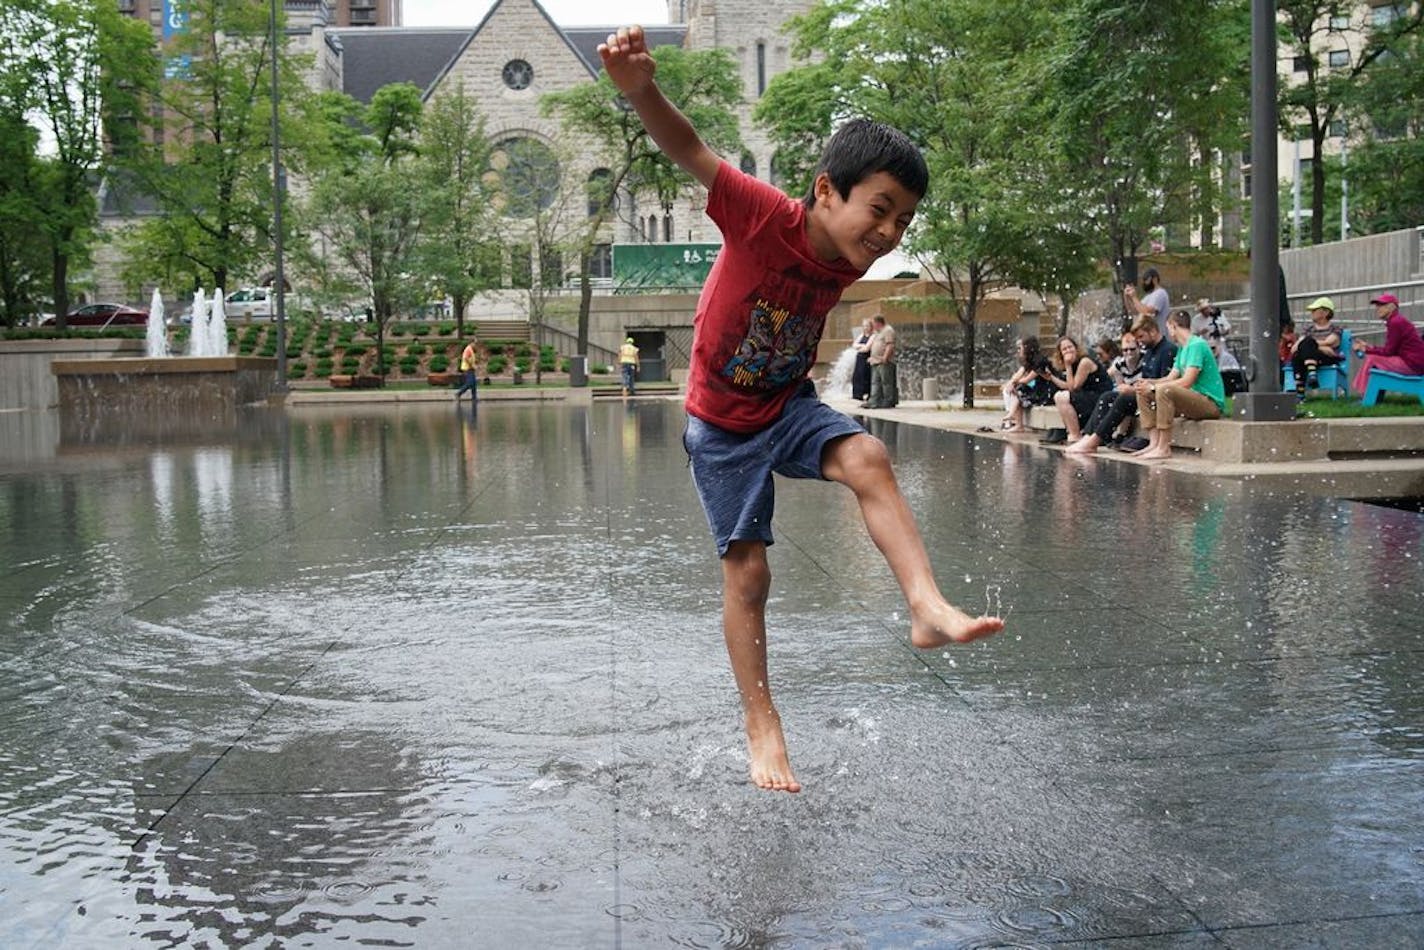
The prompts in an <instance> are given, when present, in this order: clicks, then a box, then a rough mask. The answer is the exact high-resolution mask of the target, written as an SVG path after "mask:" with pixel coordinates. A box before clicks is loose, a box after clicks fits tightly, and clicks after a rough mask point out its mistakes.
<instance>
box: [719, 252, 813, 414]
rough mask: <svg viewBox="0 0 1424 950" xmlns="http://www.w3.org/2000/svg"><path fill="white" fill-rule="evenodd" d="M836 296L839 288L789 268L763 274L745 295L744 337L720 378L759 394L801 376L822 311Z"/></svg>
mask: <svg viewBox="0 0 1424 950" xmlns="http://www.w3.org/2000/svg"><path fill="white" fill-rule="evenodd" d="M798 278H800V279H798ZM839 297H840V291H839V288H831V289H829V290H828V289H826V288H823V287H818V286H816V285H814V284H811V283H809V282H808V281H806V279H805V278H803V277H801V275H800V274H798V273H796V272H794V271H793V272H790V273H787V274H784V275H774V276H773V275H768V279H767V280H764V281H763V282H762V285H761V286H760V287H759V288H757V290H756V291H755V292H754V293H753V294H752V295H751V297H750V298H749V303H748V304H747V306H749V308H750V310H751V314H750V318H749V320H748V321H747V323H748V326H747V335H746V337H745V338H743V340H742V342H741V344H740V345H739V346H738V347H737V350H736V352H735V353H733V354H732V357H731V358H730V359H729V360H728V361H727V364H726V365H725V366H723V367H722V376H723V377H725V378H726V379H727V380H728V381H729V382H730V383H731V384H732V385H733V386H737V387H739V388H742V389H754V390H759V391H763V392H771V391H775V390H778V389H783V388H785V387H787V386H790V385H791V384H793V383H795V382H797V381H799V380H800V379H802V378H803V377H804V376H805V375H806V373H807V372H809V370H810V368H811V363H812V361H813V360H814V359H815V354H816V344H817V343H819V342H820V340H821V331H822V330H823V329H824V328H825V325H826V313H827V311H829V310H830V308H831V307H833V306H834V305H835V302H836V300H838V299H839ZM787 301H790V303H787Z"/></svg>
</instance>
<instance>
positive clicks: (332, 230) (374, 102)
mask: <svg viewBox="0 0 1424 950" xmlns="http://www.w3.org/2000/svg"><path fill="white" fill-rule="evenodd" d="M421 109H422V104H421V97H420V90H419V89H417V88H416V87H415V86H413V85H411V84H410V83H392V84H390V85H387V86H382V87H381V88H380V89H378V90H376V94H375V95H374V96H372V98H371V102H370V104H369V105H368V106H367V107H366V109H365V110H364V114H363V120H364V126H365V132H364V134H362V135H359V136H357V137H355V138H354V139H346V138H344V137H343V136H341V135H338V134H335V133H333V134H331V135H327V136H325V137H324V140H325V141H344V142H346V143H347V144H349V145H350V146H351V148H337V149H333V150H332V151H331V152H330V153H329V154H330V155H331V156H332V158H333V162H332V164H330V165H329V166H327V167H324V168H320V169H314V170H315V171H316V172H317V174H316V178H315V180H314V181H313V183H312V190H311V197H310V199H309V201H308V202H307V204H306V207H305V208H304V209H303V215H302V218H303V220H304V221H305V223H306V226H307V227H308V228H310V229H311V232H312V233H314V234H315V235H316V236H317V237H318V239H320V240H322V241H324V242H325V244H326V249H327V251H329V252H330V253H331V254H333V255H335V258H336V260H337V261H339V262H340V263H341V264H342V265H344V266H345V267H346V268H348V269H349V270H350V272H351V273H353V274H354V275H356V278H357V281H358V282H359V283H360V285H361V287H362V289H363V290H364V291H365V293H366V295H367V298H368V299H369V300H370V305H371V318H372V319H373V320H374V321H375V322H376V344H377V358H376V372H377V374H378V375H384V373H385V330H386V325H387V324H388V323H389V322H390V320H391V318H392V317H393V316H394V315H395V314H396V313H397V312H398V311H400V310H402V309H406V308H408V307H410V306H412V305H414V304H415V303H416V302H418V300H419V298H420V296H421V294H422V291H423V289H424V286H423V281H422V280H421V278H420V275H419V274H418V273H417V271H418V268H417V266H416V248H417V244H418V241H419V239H420V234H421V227H422V223H423V221H422V211H423V202H422V198H421V196H420V194H419V190H418V189H417V188H413V187H411V179H412V176H414V175H415V174H416V168H415V162H416V157H417V156H418V154H419V146H418V140H417V130H418V128H419V123H420V116H421ZM342 114H343V110H341V109H331V110H330V111H329V115H330V116H332V117H333V118H334V119H335V120H336V121H341V119H340V117H341V115H342Z"/></svg>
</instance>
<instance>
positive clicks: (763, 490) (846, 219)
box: [598, 26, 1004, 792]
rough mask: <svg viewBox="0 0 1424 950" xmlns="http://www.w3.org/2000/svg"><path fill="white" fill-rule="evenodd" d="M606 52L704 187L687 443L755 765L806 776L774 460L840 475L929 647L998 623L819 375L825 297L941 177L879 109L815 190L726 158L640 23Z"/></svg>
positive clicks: (848, 135)
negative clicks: (782, 647)
mask: <svg viewBox="0 0 1424 950" xmlns="http://www.w3.org/2000/svg"><path fill="white" fill-rule="evenodd" d="M598 53H599V55H600V56H601V57H602V59H603V68H604V69H605V70H606V71H607V73H608V77H609V78H610V79H611V80H613V83H614V85H616V86H617V87H618V89H619V91H620V92H621V93H622V94H623V97H624V98H625V99H626V100H627V101H628V102H629V104H630V105H632V107H633V108H634V109H635V110H636V111H637V113H638V116H639V117H640V118H641V119H642V120H643V125H644V127H645V128H646V129H647V130H648V134H649V135H651V136H652V138H653V141H655V142H656V143H657V144H658V146H659V147H660V148H661V149H662V150H663V152H664V154H666V155H667V156H668V157H669V158H670V159H672V160H673V161H674V162H676V163H677V164H678V165H679V166H681V167H682V168H683V169H684V170H685V171H686V172H688V174H690V175H692V177H693V178H695V179H697V180H698V181H699V182H701V183H702V185H703V186H704V187H706V188H707V191H708V198H707V214H708V216H709V217H711V219H712V220H713V221H714V222H715V223H716V224H717V226H718V227H719V228H720V229H721V231H722V237H723V242H724V243H723V248H722V251H721V253H720V254H719V255H718V256H717V261H716V263H715V264H714V265H713V267H712V272H711V274H709V275H708V278H707V283H706V285H705V286H704V287H703V289H702V296H701V299H700V300H699V301H698V304H697V317H696V320H695V323H694V328H695V330H694V337H693V343H692V367H691V372H690V374H689V377H688V383H687V402H686V408H687V413H688V420H687V431H686V433H685V434H684V436H683V443H684V446H685V447H686V449H687V452H688V456H689V457H690V459H691V461H692V479H693V482H694V483H695V484H696V486H697V493H698V496H699V497H700V498H701V500H702V507H703V509H704V510H705V511H706V512H707V520H708V523H709V524H710V526H711V528H712V533H713V535H714V536H715V538H716V542H717V551H718V554H719V555H720V556H721V559H722V579H723V591H722V633H723V636H724V637H725V638H726V641H727V653H728V655H729V656H730V658H731V662H732V672H733V675H734V676H735V677H736V680H737V689H738V691H739V692H740V694H741V699H742V712H743V715H744V717H745V721H746V730H747V751H748V756H749V758H750V760H751V778H752V781H753V782H755V783H756V785H757V786H758V787H760V788H764V789H774V790H778V791H785V792H799V791H800V790H801V783H800V782H798V781H797V780H796V776H795V775H794V774H793V773H792V771H791V763H790V761H789V759H788V757H787V754H786V740H785V737H784V736H783V734H782V730H781V717H780V715H779V714H778V713H777V711H776V706H775V705H774V704H773V703H772V698H771V687H770V680H769V679H768V676H767V665H766V601H767V596H768V594H769V592H770V589H771V572H770V568H769V567H768V565H767V557H766V549H767V545H769V544H771V543H772V536H771V514H772V491H773V489H772V477H771V476H772V473H773V472H776V473H778V474H780V475H783V476H787V477H791V478H821V479H827V480H830V481H835V482H840V483H841V484H843V485H846V486H847V487H849V488H850V490H851V491H853V492H854V493H855V496H856V500H857V501H858V502H859V504H860V510H861V514H862V515H863V516H864V518H865V523H866V527H867V529H868V530H869V532H870V537H871V539H872V540H873V541H874V542H875V545H876V547H878V548H879V549H880V551H881V553H882V554H883V555H884V556H885V560H886V561H887V562H888V563H889V565H890V569H891V571H892V572H893V573H894V575H895V580H896V581H897V582H898V583H899V585H900V589H901V590H902V591H903V592H904V594H905V599H906V601H907V602H908V604H909V608H910V641H911V643H913V644H914V645H915V646H916V647H920V648H922V649H931V648H934V647H940V646H944V645H945V644H947V643H950V642H961V643H962V642H967V641H970V640H975V639H978V638H979V637H985V636H988V635H990V634H992V633H997V632H998V631H1000V630H1002V629H1003V627H1004V622H1003V621H1002V620H1000V619H999V618H998V617H970V616H969V615H968V614H966V613H964V612H963V611H961V610H959V609H957V608H955V607H954V606H952V605H951V604H950V603H949V602H948V601H947V600H945V599H944V596H943V595H942V594H941V593H940V591H939V587H938V586H937V585H936V584H935V580H934V576H933V574H932V573H931V570H930V561H929V555H928V553H926V551H925V546H924V542H923V541H921V540H920V534H919V531H918V530H917V528H916V527H915V521H914V516H913V515H912V514H911V513H910V508H909V505H908V504H906V502H905V499H904V497H903V496H902V495H901V494H900V489H899V486H898V485H897V484H896V482H895V474H894V472H893V471H892V470H891V468H890V457H889V454H888V453H887V452H886V450H885V446H884V444H882V443H881V442H880V440H878V439H876V438H874V437H873V436H871V435H869V434H867V433H866V432H865V430H864V429H862V428H861V427H860V426H859V425H857V424H856V423H855V422H854V421H853V420H851V419H850V418H849V417H847V416H845V415H842V414H841V413H839V412H837V411H835V410H834V409H831V408H830V407H829V406H826V405H824V404H823V403H822V402H821V401H820V400H819V399H818V398H817V397H816V391H815V386H814V385H813V384H812V383H811V382H810V380H809V379H808V378H807V377H808V375H809V373H810V370H811V364H812V362H813V361H814V359H815V353H816V344H817V343H818V342H819V341H820V338H821V332H822V330H823V329H824V327H825V318H826V314H827V312H829V311H830V309H831V308H832V307H833V306H835V304H836V302H837V301H838V300H839V299H840V296H841V292H842V291H843V290H844V289H845V288H846V287H847V286H849V285H850V284H851V283H853V282H854V281H855V280H857V279H858V278H859V277H860V276H861V275H862V274H864V273H865V271H866V270H867V269H868V268H869V267H870V265H871V264H873V263H874V262H875V261H876V260H877V259H878V258H880V257H882V256H884V255H885V254H888V253H889V252H890V251H891V250H893V249H894V248H895V246H896V245H898V244H899V243H900V239H901V238H902V237H903V236H904V234H905V228H906V227H908V226H909V224H910V220H911V218H913V216H914V213H915V208H916V206H918V204H919V202H920V199H921V198H922V197H923V196H924V193H925V189H926V187H927V186H928V183H929V173H928V171H927V169H926V167H925V161H924V158H923V157H922V156H921V155H920V153H919V151H918V149H916V148H915V146H914V145H913V144H912V143H911V142H910V140H909V139H908V138H906V137H905V135H904V134H902V133H900V132H898V131H896V130H895V129H892V128H889V127H888V126H884V125H880V124H878V123H874V122H869V121H866V120H855V121H852V122H849V123H847V124H846V125H845V126H844V127H842V128H841V129H840V130H839V131H837V132H836V134H835V135H834V136H833V137H832V138H831V141H830V143H829V144H828V145H827V146H826V151H825V154H824V155H823V156H822V157H821V162H820V165H819V166H818V168H817V170H816V175H815V179H814V181H813V183H812V185H811V193H810V194H809V195H807V196H806V198H805V199H804V200H803V201H794V200H792V199H790V198H788V197H787V196H786V195H784V194H782V193H781V192H780V191H778V190H777V189H775V188H773V187H771V186H770V185H767V184H765V183H763V182H761V181H758V180H757V179H756V178H753V177H752V176H750V175H746V174H743V173H742V172H740V171H738V170H736V169H735V168H733V167H732V166H730V165H728V164H727V163H726V162H724V161H722V160H721V158H719V157H718V156H717V155H716V154H715V153H714V152H712V150H711V149H709V148H708V147H707V145H706V144H705V143H703V141H702V140H701V138H699V137H698V135H697V132H696V130H695V129H693V127H692V125H691V123H689V122H688V120H687V118H686V116H684V115H683V114H682V113H681V112H679V111H678V110H677V108H676V107H674V106H673V105H672V103H670V102H668V100H667V99H666V98H665V97H664V96H663V94H662V91H661V90H660V89H659V88H658V86H657V83H656V82H655V81H654V79H653V73H654V70H655V68H656V67H655V65H654V62H653V59H652V57H651V56H650V55H649V54H648V49H647V46H646V44H645V41H644V38H643V30H642V28H641V27H637V26H634V27H630V28H628V29H626V30H619V31H618V32H617V33H616V34H610V35H609V37H608V39H607V41H606V42H605V43H603V44H601V45H600V46H599V47H598Z"/></svg>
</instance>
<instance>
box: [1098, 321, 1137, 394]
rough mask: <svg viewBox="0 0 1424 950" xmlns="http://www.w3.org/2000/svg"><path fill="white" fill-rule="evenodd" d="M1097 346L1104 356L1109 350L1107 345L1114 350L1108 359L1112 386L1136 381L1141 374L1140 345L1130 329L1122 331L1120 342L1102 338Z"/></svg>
mask: <svg viewBox="0 0 1424 950" xmlns="http://www.w3.org/2000/svg"><path fill="white" fill-rule="evenodd" d="M1098 346H1099V347H1100V353H1101V354H1102V355H1103V356H1104V357H1106V356H1107V355H1108V352H1109V351H1108V349H1106V348H1107V347H1111V348H1112V350H1115V351H1116V352H1114V353H1113V354H1112V359H1111V360H1109V361H1108V377H1109V378H1110V379H1112V381H1113V386H1114V387H1117V386H1121V385H1123V384H1124V383H1132V382H1136V381H1137V380H1138V378H1140V377H1141V376H1142V346H1141V345H1140V344H1139V343H1138V342H1137V337H1135V336H1133V335H1132V331H1131V330H1128V331H1125V332H1124V333H1123V335H1122V340H1121V341H1120V342H1114V341H1112V340H1103V341H1102V342H1101V343H1099V344H1098Z"/></svg>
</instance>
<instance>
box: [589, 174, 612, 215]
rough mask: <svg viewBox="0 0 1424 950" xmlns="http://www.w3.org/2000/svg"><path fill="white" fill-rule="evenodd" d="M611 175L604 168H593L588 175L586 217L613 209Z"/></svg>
mask: <svg viewBox="0 0 1424 950" xmlns="http://www.w3.org/2000/svg"><path fill="white" fill-rule="evenodd" d="M614 197H615V196H614V194H613V173H612V172H611V171H609V170H608V169H606V168H595V169H594V170H593V171H591V172H589V175H588V216H589V217H590V218H594V217H597V216H598V215H600V214H602V213H604V212H606V211H610V210H612V209H613V207H614V200H613V199H614Z"/></svg>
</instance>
